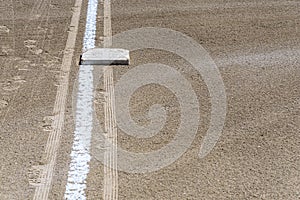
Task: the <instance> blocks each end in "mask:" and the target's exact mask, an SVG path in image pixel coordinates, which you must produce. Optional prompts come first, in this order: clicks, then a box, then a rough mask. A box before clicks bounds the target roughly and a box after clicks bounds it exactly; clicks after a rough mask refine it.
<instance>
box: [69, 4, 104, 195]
mask: <svg viewBox="0 0 300 200" xmlns="http://www.w3.org/2000/svg"><path fill="white" fill-rule="evenodd" d="M97 8H98V0H89V2H88V10H87V19H86V28H85V35H84V41H83V51H85V50H87V49H91V48H94V47H95V36H96V17H97ZM93 70H94V67H93V66H92V65H84V66H80V68H79V76H78V93H77V96H76V100H77V102H76V119H75V131H74V143H73V147H72V152H71V162H70V167H69V172H68V180H67V185H66V191H65V196H64V198H65V199H68V200H73V199H74V200H77V199H80V200H85V199H86V194H85V189H86V187H87V186H86V179H87V175H88V173H89V162H90V159H91V156H90V145H91V137H92V129H93V97H94V96H93V92H94V91H93V88H94V87H93Z"/></svg>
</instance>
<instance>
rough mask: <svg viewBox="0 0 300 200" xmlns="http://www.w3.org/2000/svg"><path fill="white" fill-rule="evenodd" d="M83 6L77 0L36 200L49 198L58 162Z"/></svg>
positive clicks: (80, 0)
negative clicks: (70, 76)
mask: <svg viewBox="0 0 300 200" xmlns="http://www.w3.org/2000/svg"><path fill="white" fill-rule="evenodd" d="M81 6H82V0H76V2H75V6H74V12H73V15H72V19H71V24H70V27H73V29H71V30H70V32H69V33H68V39H67V43H66V47H65V51H64V55H63V60H62V65H61V72H60V77H61V78H60V81H59V85H58V90H57V94H56V99H55V103H54V109H53V114H54V118H53V123H52V130H51V131H50V133H49V137H48V140H47V144H46V149H45V158H46V164H45V166H44V168H43V169H42V171H41V175H40V179H41V184H39V185H37V187H36V189H35V193H34V197H33V199H34V200H46V199H48V196H49V192H50V189H51V183H52V178H53V171H54V167H55V164H56V157H57V151H58V148H59V143H60V138H61V134H62V129H63V126H64V116H65V104H66V99H67V94H68V87H69V75H70V68H71V64H72V59H73V54H74V47H75V43H76V37H77V32H78V24H79V19H80V11H81Z"/></svg>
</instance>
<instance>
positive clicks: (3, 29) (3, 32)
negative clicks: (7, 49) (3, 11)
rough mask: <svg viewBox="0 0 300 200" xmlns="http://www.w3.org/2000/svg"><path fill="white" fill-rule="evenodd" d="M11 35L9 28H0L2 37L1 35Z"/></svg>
mask: <svg viewBox="0 0 300 200" xmlns="http://www.w3.org/2000/svg"><path fill="white" fill-rule="evenodd" d="M8 33H9V28H7V27H6V26H0V35H1V34H8Z"/></svg>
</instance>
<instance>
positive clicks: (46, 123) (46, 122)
mask: <svg viewBox="0 0 300 200" xmlns="http://www.w3.org/2000/svg"><path fill="white" fill-rule="evenodd" d="M53 118H54V117H53V116H46V117H44V119H43V123H42V127H43V130H44V131H51V130H52V122H53Z"/></svg>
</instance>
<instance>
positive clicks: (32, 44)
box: [24, 40, 43, 55]
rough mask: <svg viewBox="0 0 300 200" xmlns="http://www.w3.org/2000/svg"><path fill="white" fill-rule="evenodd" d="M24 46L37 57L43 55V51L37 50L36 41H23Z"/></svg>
mask: <svg viewBox="0 0 300 200" xmlns="http://www.w3.org/2000/svg"><path fill="white" fill-rule="evenodd" d="M24 45H25V47H27V48H28V50H29V51H30V52H31V53H33V54H36V55H39V54H41V53H43V50H42V49H39V48H38V47H37V41H36V40H26V41H24Z"/></svg>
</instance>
